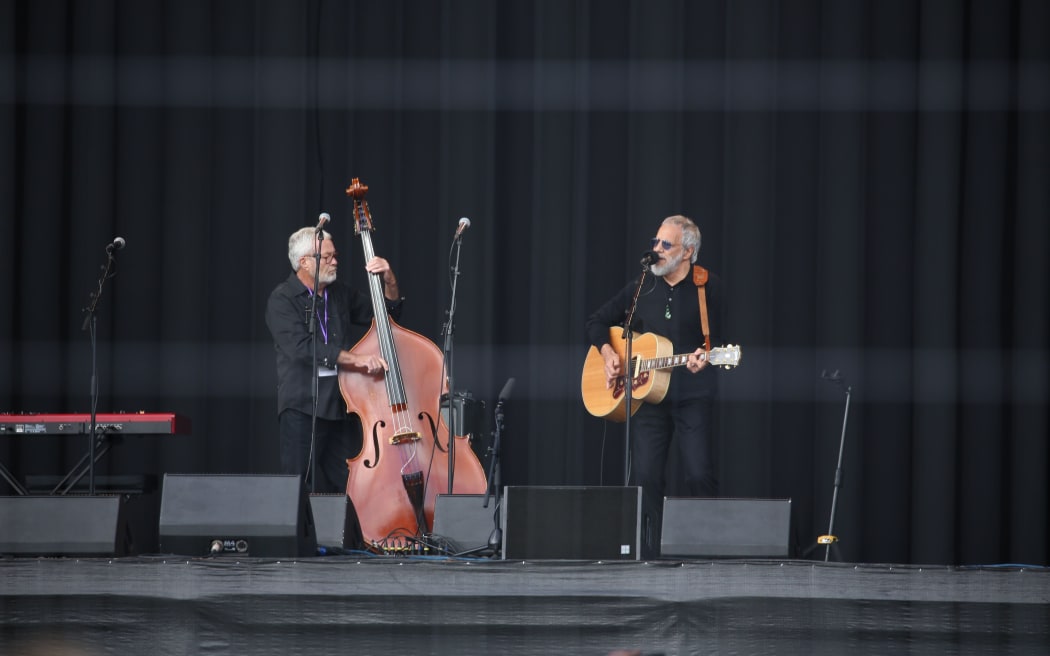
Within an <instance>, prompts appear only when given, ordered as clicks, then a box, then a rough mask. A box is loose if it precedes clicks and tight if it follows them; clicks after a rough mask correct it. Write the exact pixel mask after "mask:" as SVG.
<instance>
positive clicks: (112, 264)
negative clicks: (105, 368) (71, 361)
mask: <svg viewBox="0 0 1050 656" xmlns="http://www.w3.org/2000/svg"><path fill="white" fill-rule="evenodd" d="M113 249H114V246H113V244H110V245H109V246H106V263H105V264H103V265H102V267H101V269H102V276H101V277H100V278H99V279H98V288H97V289H96V290H95V291H94V292H91V294H89V296H88V297H89V298H90V301H89V302H88V306H87V307H86V308H84V310H83V311H84V312H87V316H86V317H84V324H83V325H82V326H81V327H80V329H81V330H88V329H89V328H90V331H89V333H88V334H89V335H90V340H91V389H90V395H91V398H90V405H91V425H90V427H89V429H88V430H89V432H88V494H89V495H90V496H95V433H96V432H97V431H98V331H97V330H96V321H97V317H96V315H95V311H96V309H97V308H98V301H99V299H100V298H102V289H103V287H104V286H105V284H106V281H107V280H109V279H110V278H112V277H113V276H115V275H117V272H116V267H117V261H116V259H114V257H113Z"/></svg>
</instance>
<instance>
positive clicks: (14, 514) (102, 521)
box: [0, 495, 157, 556]
mask: <svg viewBox="0 0 1050 656" xmlns="http://www.w3.org/2000/svg"><path fill="white" fill-rule="evenodd" d="M149 502H150V499H138V498H134V497H130V498H129V497H124V496H121V495H99V496H20V497H0V553H4V554H12V555H41V556H46V555H58V554H62V555H79V556H127V555H134V554H138V553H146V552H149V551H153V550H154V549H155V548H156V544H157V538H156V520H157V514H156V503H155V502H153V505H152V523H150V512H149ZM151 535H152V540H151Z"/></svg>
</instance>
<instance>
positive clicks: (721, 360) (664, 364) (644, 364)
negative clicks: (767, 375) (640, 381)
mask: <svg viewBox="0 0 1050 656" xmlns="http://www.w3.org/2000/svg"><path fill="white" fill-rule="evenodd" d="M690 355H692V353H679V354H677V355H665V356H662V357H655V358H642V359H641V360H639V362H638V371H640V372H641V371H655V370H657V369H673V368H674V367H680V366H682V365H683V364H688V362H689V356H690ZM739 357H740V351H739V347H735V346H728V347H725V346H722V347H718V348H713V349H711V351H710V352H708V354H707V362H708V364H713V365H716V366H721V365H725V366H726V368H727V369H728V368H729V367H730V366H735V365H736V364H737V362H738V360H739Z"/></svg>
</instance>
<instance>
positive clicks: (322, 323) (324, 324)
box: [304, 285, 328, 344]
mask: <svg viewBox="0 0 1050 656" xmlns="http://www.w3.org/2000/svg"><path fill="white" fill-rule="evenodd" d="M304 286H305V285H304ZM306 291H308V292H310V296H313V295H314V290H312V289H310V288H309V287H307V288H306ZM317 323H318V325H320V326H321V334H322V335H324V343H325V344H327V343H328V290H327V289H326V290H324V319H322V318H321V313H320V312H318V313H317Z"/></svg>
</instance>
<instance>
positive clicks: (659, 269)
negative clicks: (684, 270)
mask: <svg viewBox="0 0 1050 656" xmlns="http://www.w3.org/2000/svg"><path fill="white" fill-rule="evenodd" d="M681 263H682V254H681V253H679V254H678V255H675V256H674V257H672V258H670V259H664V260H663V261H661V262H657V263H656V264H654V265H652V266H651V267H650V270H651V271H652V272H653V275H654V276H659V277H661V278H663V277H664V276H666V275H667V274H669V273H671V272H672V271H674V270H675V269H677V268H678V266H679V265H680V264H681Z"/></svg>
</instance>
